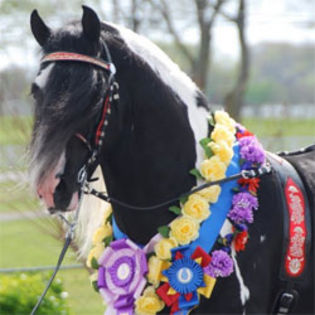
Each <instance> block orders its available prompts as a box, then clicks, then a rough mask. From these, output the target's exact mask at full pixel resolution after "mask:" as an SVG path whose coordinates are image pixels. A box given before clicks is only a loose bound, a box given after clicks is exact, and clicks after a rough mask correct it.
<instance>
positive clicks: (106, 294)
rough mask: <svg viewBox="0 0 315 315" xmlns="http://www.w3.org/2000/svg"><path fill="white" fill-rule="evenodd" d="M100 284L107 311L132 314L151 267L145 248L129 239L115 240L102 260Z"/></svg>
mask: <svg viewBox="0 0 315 315" xmlns="http://www.w3.org/2000/svg"><path fill="white" fill-rule="evenodd" d="M98 263H99V269H98V281H97V286H98V288H99V291H100V294H101V295H102V297H103V298H104V300H105V301H106V303H107V308H106V312H105V314H106V315H122V314H124V315H126V314H128V315H132V314H133V308H134V301H135V300H136V299H137V298H138V297H139V296H140V295H141V292H142V291H143V289H144V287H145V284H146V280H145V277H144V276H145V274H146V273H147V271H148V266H147V262H146V256H145V252H144V251H143V250H142V249H140V248H139V247H138V246H137V245H136V244H134V243H133V242H132V241H130V240H129V239H121V240H117V241H114V242H112V243H111V244H110V246H109V247H107V248H106V249H105V250H104V252H103V254H102V255H101V257H100V258H99V260H98Z"/></svg>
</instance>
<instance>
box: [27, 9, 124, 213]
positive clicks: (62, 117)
mask: <svg viewBox="0 0 315 315" xmlns="http://www.w3.org/2000/svg"><path fill="white" fill-rule="evenodd" d="M31 29H32V32H33V35H34V37H35V39H36V40H37V42H38V43H39V45H40V46H41V48H42V52H43V54H44V56H46V55H49V54H51V53H53V52H57V51H63V52H74V53H79V54H82V55H84V56H90V57H93V58H105V54H106V52H105V51H104V46H103V45H102V40H101V24H100V20H99V18H98V16H97V15H96V13H95V12H94V11H93V10H91V9H90V8H88V7H85V6H84V7H83V16H82V19H81V21H76V22H73V23H70V24H68V25H66V26H64V27H63V28H61V29H60V30H57V31H53V30H51V29H50V28H49V27H48V26H47V25H46V24H45V23H44V21H43V20H42V19H41V17H40V16H39V14H38V13H37V11H36V10H34V11H33V13H32V15H31ZM107 30H108V29H107ZM106 36H110V33H109V32H107V35H106ZM108 76H109V73H108V72H107V71H104V69H101V68H100V67H97V66H95V65H93V64H88V63H80V62H75V61H74V62H44V60H43V61H42V63H41V65H40V69H39V72H38V74H37V77H36V79H35V80H34V82H33V84H32V88H31V92H32V95H33V97H34V100H35V122H34V128H33V135H32V142H31V156H32V159H31V170H32V175H33V182H34V184H35V187H36V189H37V192H38V195H39V196H40V197H41V198H43V200H44V201H45V203H46V205H47V207H48V208H49V209H50V210H51V211H53V210H55V209H58V210H63V211H65V210H73V209H75V208H76V206H77V203H78V197H79V183H78V180H77V177H78V173H79V170H80V169H81V168H82V167H83V165H85V164H86V162H87V160H88V159H89V158H90V154H91V150H93V149H94V148H93V146H94V144H95V141H94V140H95V139H94V138H95V134H96V131H97V130H96V128H97V121H99V120H100V119H101V117H100V115H101V112H102V108H103V104H104V96H105V93H106V91H107V89H108ZM113 112H114V113H113V114H114V115H115V109H113ZM117 121H118V119H116V122H117ZM109 123H110V122H109ZM116 126H118V123H116ZM109 128H111V129H115V128H114V126H111V127H109ZM111 134H112V135H115V134H117V132H112V133H111ZM78 135H79V136H78ZM82 139H84V141H82ZM106 141H107V142H108V143H109V142H110V137H106ZM92 168H93V167H92ZM92 172H93V169H91V170H89V173H90V175H91V173H92Z"/></svg>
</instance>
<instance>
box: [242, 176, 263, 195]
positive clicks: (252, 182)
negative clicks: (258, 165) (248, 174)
mask: <svg viewBox="0 0 315 315" xmlns="http://www.w3.org/2000/svg"><path fill="white" fill-rule="evenodd" d="M259 182H260V179H259V178H257V177H255V178H240V179H239V180H238V183H239V184H240V185H242V186H243V187H244V186H246V185H248V190H249V191H250V192H253V193H257V188H258V187H259Z"/></svg>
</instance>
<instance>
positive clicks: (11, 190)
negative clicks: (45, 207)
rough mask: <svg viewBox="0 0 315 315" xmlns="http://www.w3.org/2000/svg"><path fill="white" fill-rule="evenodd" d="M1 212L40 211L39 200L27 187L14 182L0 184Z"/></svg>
mask: <svg viewBox="0 0 315 315" xmlns="http://www.w3.org/2000/svg"><path fill="white" fill-rule="evenodd" d="M0 200H1V203H0V212H11V211H25V210H27V211H29V210H36V209H39V207H40V206H39V201H38V198H36V197H35V196H32V195H31V194H30V191H29V189H28V187H27V186H26V185H19V184H17V183H16V182H14V181H4V182H0Z"/></svg>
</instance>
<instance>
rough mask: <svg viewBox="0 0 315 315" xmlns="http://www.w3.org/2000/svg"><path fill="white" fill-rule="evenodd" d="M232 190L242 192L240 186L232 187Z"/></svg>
mask: <svg viewBox="0 0 315 315" xmlns="http://www.w3.org/2000/svg"><path fill="white" fill-rule="evenodd" d="M232 191H234V192H240V189H239V188H238V187H233V188H232Z"/></svg>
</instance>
